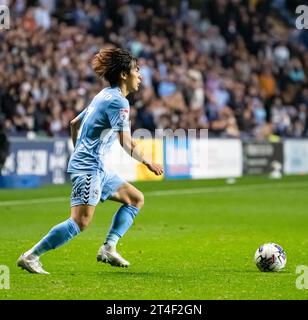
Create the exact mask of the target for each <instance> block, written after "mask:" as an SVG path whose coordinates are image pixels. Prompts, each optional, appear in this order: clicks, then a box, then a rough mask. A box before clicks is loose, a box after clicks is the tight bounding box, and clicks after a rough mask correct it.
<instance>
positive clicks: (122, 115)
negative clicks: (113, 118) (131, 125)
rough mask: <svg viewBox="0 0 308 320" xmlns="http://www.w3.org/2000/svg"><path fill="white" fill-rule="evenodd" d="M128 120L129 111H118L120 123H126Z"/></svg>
mask: <svg viewBox="0 0 308 320" xmlns="http://www.w3.org/2000/svg"><path fill="white" fill-rule="evenodd" d="M128 118H129V111H128V109H120V119H121V120H122V121H127V120H128Z"/></svg>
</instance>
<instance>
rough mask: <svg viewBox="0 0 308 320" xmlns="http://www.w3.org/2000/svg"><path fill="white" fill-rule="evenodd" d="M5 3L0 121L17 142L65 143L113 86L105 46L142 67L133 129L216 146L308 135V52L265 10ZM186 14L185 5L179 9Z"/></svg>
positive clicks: (87, 0) (241, 3)
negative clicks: (173, 132) (204, 136)
mask: <svg viewBox="0 0 308 320" xmlns="http://www.w3.org/2000/svg"><path fill="white" fill-rule="evenodd" d="M171 2H172V3H174V5H171V4H170V1H165V0H159V1H158V0H156V1H151V0H144V1H141V0H139V1H138V0H136V1H133V0H131V1H129V0H118V1H114V0H110V1H108V0H92V1H91V0H76V1H74V0H66V1H58V0H39V1H27V0H5V1H3V0H0V3H6V4H7V5H9V6H10V10H11V28H10V30H0V113H1V116H2V118H4V121H3V123H4V127H5V130H6V132H8V134H10V135H16V134H24V133H26V132H29V131H34V132H36V133H37V134H40V135H49V136H62V135H64V136H67V135H68V134H69V121H70V120H71V119H72V118H73V117H74V116H75V115H76V114H78V113H79V112H80V111H81V110H82V109H83V108H85V107H86V106H87V104H88V103H89V101H90V99H91V98H92V97H93V96H94V95H95V94H96V93H97V92H98V91H99V90H100V88H101V87H102V85H105V84H104V83H102V82H101V81H100V80H98V79H96V77H95V75H94V73H93V71H92V68H91V59H92V57H93V55H94V53H96V52H97V51H98V50H99V49H100V48H101V47H103V46H111V45H112V46H119V47H123V48H126V49H129V50H130V51H131V52H132V53H133V54H134V55H135V56H137V57H138V58H139V64H140V70H141V74H142V76H143V87H142V89H141V90H139V92H137V93H135V94H134V95H132V96H130V97H129V100H130V103H131V119H132V129H133V130H134V129H136V128H146V129H149V130H151V131H152V132H153V131H154V130H155V129H156V128H162V129H164V128H171V129H177V128H184V129H189V128H197V129H198V128H199V129H200V128H208V129H209V132H210V135H212V136H218V137H241V138H243V139H250V138H254V139H260V140H263V139H270V138H271V137H273V136H276V137H277V136H281V137H304V136H308V111H307V108H308V84H307V83H308V81H307V77H308V50H307V48H308V44H307V41H306V42H305V39H304V40H303V39H302V32H301V31H300V30H297V29H295V27H293V28H292V27H290V26H287V25H284V24H283V22H282V21H281V20H280V19H279V17H277V16H276V15H275V14H274V12H273V10H272V9H271V5H270V3H271V1H266V0H246V1H245V0H213V1H203V2H201V4H200V6H199V9H193V8H192V7H191V4H190V2H189V1H188V0H182V1H171ZM175 3H177V5H175Z"/></svg>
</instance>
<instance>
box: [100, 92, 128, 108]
mask: <svg viewBox="0 0 308 320" xmlns="http://www.w3.org/2000/svg"><path fill="white" fill-rule="evenodd" d="M96 98H97V100H98V101H99V102H100V103H103V104H105V105H106V104H108V105H112V106H113V107H119V108H126V107H127V108H128V107H129V102H128V100H127V99H126V98H125V97H123V96H122V93H121V91H120V89H119V88H118V87H107V88H105V89H103V90H102V91H101V92H99V93H98V95H97V96H96Z"/></svg>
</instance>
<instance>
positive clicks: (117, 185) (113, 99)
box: [17, 48, 163, 274]
mask: <svg viewBox="0 0 308 320" xmlns="http://www.w3.org/2000/svg"><path fill="white" fill-rule="evenodd" d="M92 66H93V69H94V71H95V73H96V74H97V75H98V76H99V77H100V78H104V79H106V80H107V81H108V82H109V83H110V87H107V88H105V89H103V90H102V91H101V92H99V93H98V94H97V95H96V96H95V97H94V99H93V100H92V102H91V103H90V105H89V106H88V107H87V108H86V109H85V110H84V111H83V112H81V113H80V114H79V115H78V116H77V117H76V118H75V119H73V120H72V121H71V135H72V140H73V144H74V147H75V149H74V152H73V153H72V155H71V158H70V161H69V164H68V173H70V177H71V182H72V194H71V216H70V218H69V219H67V220H66V221H64V222H62V223H60V224H58V225H56V226H55V227H53V228H52V229H51V230H50V231H49V233H48V234H47V235H46V236H45V237H44V238H43V239H42V240H40V241H39V242H38V243H37V244H36V245H35V246H34V247H33V248H32V249H30V250H29V251H27V252H26V253H24V254H22V255H21V256H20V257H19V259H18V261H17V265H18V266H19V267H21V268H23V269H26V270H27V271H29V272H31V273H39V274H48V272H46V271H45V270H44V269H43V266H42V264H41V262H40V260H39V259H40V256H41V255H42V254H44V253H46V252H47V251H49V250H51V249H55V248H58V247H59V246H61V245H63V244H65V243H66V242H68V241H69V240H70V239H72V238H73V237H75V236H77V235H78V234H79V233H80V232H81V231H83V230H84V229H85V228H86V227H87V226H88V225H89V223H90V222H91V220H92V217H93V214H94V210H95V206H96V205H97V204H98V202H99V201H105V200H107V199H110V200H114V201H117V202H120V203H122V204H123V205H122V206H121V207H120V208H119V210H118V211H117V212H116V213H115V215H114V217H113V220H112V223H111V227H110V229H109V232H108V234H107V237H106V240H105V242H104V244H103V245H102V246H101V247H100V249H99V251H98V253H97V261H99V262H106V263H109V264H111V265H113V266H119V267H128V266H129V262H128V261H126V260H125V259H124V258H123V257H122V256H121V255H120V254H119V253H118V252H117V250H116V246H117V243H118V241H119V239H120V238H121V237H123V235H124V234H125V233H126V232H127V230H128V229H129V228H130V226H131V225H132V223H133V220H134V219H135V217H136V216H137V214H138V212H139V210H140V209H141V207H142V206H143V203H144V197H143V194H142V193H141V192H140V191H139V190H138V189H136V188H135V187H134V186H133V185H131V184H130V183H128V182H126V181H125V180H123V179H122V178H121V177H119V176H118V175H116V174H115V173H113V172H111V171H108V170H107V169H106V168H105V166H104V157H105V156H106V155H107V154H108V151H109V149H110V146H111V145H112V143H113V142H114V141H115V139H116V138H118V139H119V141H120V144H121V145H122V147H123V148H124V149H125V151H126V152H127V153H128V154H129V155H130V156H132V157H133V158H134V159H136V160H138V161H140V162H142V163H143V164H144V165H145V166H147V168H148V169H149V170H150V171H152V172H154V173H155V174H156V175H161V174H162V173H163V168H162V166H161V165H159V164H156V163H153V162H152V159H145V158H144V156H143V154H142V152H141V151H139V150H138V148H137V146H136V143H135V142H134V141H133V140H132V137H131V133H130V127H129V110H130V108H129V103H128V100H127V99H126V98H125V97H126V96H127V95H128V94H129V93H130V92H134V91H137V90H138V88H139V85H140V82H141V75H140V73H139V67H138V64H137V59H136V58H134V57H133V56H132V55H131V54H130V53H129V52H127V51H125V50H122V49H113V48H106V49H101V50H100V52H99V53H98V54H96V55H95V57H94V59H93V61H92Z"/></svg>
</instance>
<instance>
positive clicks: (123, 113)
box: [107, 99, 130, 131]
mask: <svg viewBox="0 0 308 320" xmlns="http://www.w3.org/2000/svg"><path fill="white" fill-rule="evenodd" d="M129 111H130V108H129V103H128V101H127V100H126V101H125V100H118V99H117V100H115V101H113V102H112V103H111V104H110V105H109V106H108V108H107V115H108V119H109V122H110V125H111V128H112V129H113V130H115V131H130V126H129Z"/></svg>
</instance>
